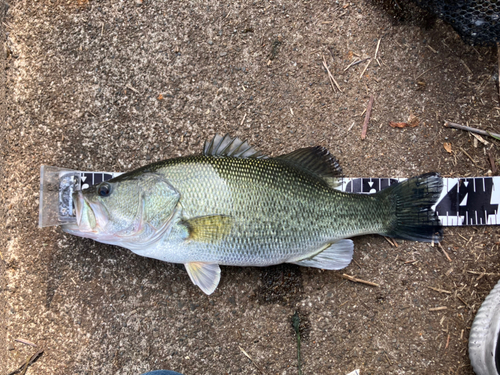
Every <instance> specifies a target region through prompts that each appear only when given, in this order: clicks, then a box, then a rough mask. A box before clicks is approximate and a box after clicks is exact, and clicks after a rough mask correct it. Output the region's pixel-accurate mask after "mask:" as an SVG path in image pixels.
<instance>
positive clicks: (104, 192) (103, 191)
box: [97, 182, 111, 197]
mask: <svg viewBox="0 0 500 375" xmlns="http://www.w3.org/2000/svg"><path fill="white" fill-rule="evenodd" d="M97 193H98V194H99V196H100V197H108V196H109V195H110V194H111V185H110V184H108V183H107V182H105V183H103V184H101V185H100V186H99V187H98V188H97Z"/></svg>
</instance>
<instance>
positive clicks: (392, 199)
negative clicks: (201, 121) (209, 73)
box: [63, 136, 442, 294]
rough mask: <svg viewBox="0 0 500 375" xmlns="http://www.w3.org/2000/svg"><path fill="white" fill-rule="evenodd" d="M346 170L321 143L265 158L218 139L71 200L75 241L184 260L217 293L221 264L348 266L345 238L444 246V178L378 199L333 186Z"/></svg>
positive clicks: (425, 178)
mask: <svg viewBox="0 0 500 375" xmlns="http://www.w3.org/2000/svg"><path fill="white" fill-rule="evenodd" d="M339 172H340V167H339V166H338V162H337V161H336V159H335V158H333V157H332V156H331V155H330V154H329V152H328V151H327V150H326V149H324V148H322V147H313V148H306V149H299V150H297V151H294V152H292V153H290V154H287V155H282V156H279V157H276V158H267V157H265V156H263V155H261V154H260V153H258V152H257V151H256V150H254V149H253V148H252V147H251V146H249V145H248V144H247V143H246V142H242V141H240V140H239V139H237V138H231V137H229V136H226V137H220V136H216V137H214V139H213V140H212V141H210V142H207V143H206V144H205V146H204V153H203V154H202V155H195V156H186V157H180V158H175V159H169V160H165V161H161V162H157V163H154V164H150V165H147V166H144V167H142V168H139V169H137V170H135V171H131V172H128V173H125V174H122V175H120V176H119V177H116V178H114V179H112V180H110V181H108V182H103V183H101V184H99V185H96V186H93V187H91V188H89V189H88V190H87V191H85V192H83V193H82V192H78V193H76V194H75V196H74V202H75V211H76V215H77V223H78V224H77V225H67V226H65V227H64V228H63V229H64V230H65V231H66V232H68V233H72V234H75V235H79V236H82V237H89V238H93V239H95V240H97V241H100V242H104V243H110V244H116V245H119V246H122V247H125V248H128V249H130V250H132V251H134V252H135V253H137V254H139V255H143V256H147V257H151V258H155V259H160V260H164V261H169V262H176V263H183V264H184V265H185V266H186V269H187V271H188V274H189V276H190V278H191V280H192V281H193V283H195V284H196V285H198V286H199V287H200V288H201V289H202V290H203V291H204V292H205V293H207V294H210V293H212V292H213V291H214V290H215V288H216V287H217V285H218V283H219V280H220V268H219V265H235V266H267V265H272V264H279V263H285V262H288V263H295V264H299V265H302V266H309V267H317V268H324V269H331V270H335V269H341V268H344V267H346V266H347V265H348V264H349V263H350V261H351V259H352V254H353V243H352V241H351V240H349V239H347V238H348V237H352V236H357V235H362V234H370V233H378V234H383V235H387V236H392V237H396V238H406V239H410V240H418V241H433V240H436V241H438V240H439V238H440V236H441V226H440V223H439V219H438V218H437V216H436V214H435V212H434V211H433V210H432V208H431V207H432V205H433V204H434V203H435V202H436V200H437V199H438V197H439V195H440V192H441V189H442V181H441V178H440V177H439V176H438V175H437V174H433V173H430V174H426V175H421V176H418V177H414V178H412V179H408V180H407V181H405V182H402V183H400V184H397V185H394V186H391V187H390V188H388V189H386V190H384V191H382V192H379V193H377V194H373V195H367V194H350V193H344V192H340V191H338V190H336V189H334V188H333V187H334V186H335V179H336V178H337V177H338V173H339Z"/></svg>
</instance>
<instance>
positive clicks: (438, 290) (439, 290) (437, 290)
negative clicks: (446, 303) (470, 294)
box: [427, 286, 451, 294]
mask: <svg viewBox="0 0 500 375" xmlns="http://www.w3.org/2000/svg"><path fill="white" fill-rule="evenodd" d="M427 288H429V289H432V290H435V291H436V292H439V293H446V294H451V292H450V291H448V290H444V289H439V288H433V287H432V286H428V287H427Z"/></svg>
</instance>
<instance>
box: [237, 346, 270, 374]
mask: <svg viewBox="0 0 500 375" xmlns="http://www.w3.org/2000/svg"><path fill="white" fill-rule="evenodd" d="M238 348H240V350H241V351H242V352H243V354H245V356H246V357H247V358H248V359H249V360H250V362H252V364H253V365H254V366H255V367H256V368H257V370H259V371H260V373H261V374H263V373H264V371H262V369H261V368H260V367H259V366H257V364H256V363H255V362H254V361H253V359H252V357H250V356H249V355H248V353H247V352H246V351H244V350H243V348H242V347H241V346H239V345H238Z"/></svg>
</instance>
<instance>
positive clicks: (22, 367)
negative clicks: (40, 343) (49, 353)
mask: <svg viewBox="0 0 500 375" xmlns="http://www.w3.org/2000/svg"><path fill="white" fill-rule="evenodd" d="M44 351H45V349H40V350H39V351H37V352H36V353H35V354H33V355H32V356H30V357H28V358H27V359H26V361H24V362H23V363H22V364H21V365H20V366H19V367H18V368H17V369H16V370H14V371H12V372H9V374H8V375H15V374H19V373H21V375H24V374H26V371H27V370H28V367H30V366H31V365H32V364H33V363H35V362H36V360H37V359H38V358H39V357H40V356H41V355H42V354H43V352H44Z"/></svg>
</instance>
